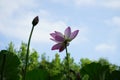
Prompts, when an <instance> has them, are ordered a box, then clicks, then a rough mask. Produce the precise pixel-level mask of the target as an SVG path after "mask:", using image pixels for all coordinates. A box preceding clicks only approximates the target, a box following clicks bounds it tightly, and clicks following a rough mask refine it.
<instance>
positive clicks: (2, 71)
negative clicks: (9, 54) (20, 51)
mask: <svg viewBox="0 0 120 80" xmlns="http://www.w3.org/2000/svg"><path fill="white" fill-rule="evenodd" d="M5 60H6V54H3V61H2V68H1V78H0V80H3V78H4V76H3V74H4V67H5Z"/></svg>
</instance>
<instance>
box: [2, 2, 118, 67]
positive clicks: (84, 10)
mask: <svg viewBox="0 0 120 80" xmlns="http://www.w3.org/2000/svg"><path fill="white" fill-rule="evenodd" d="M35 16H39V23H38V25H37V26H35V28H34V32H33V35H32V39H31V45H30V48H31V49H32V48H34V49H35V50H37V52H38V53H39V55H40V54H42V53H46V55H47V56H49V59H50V60H52V59H53V58H54V55H55V53H58V54H59V55H60V57H61V59H63V58H64V57H65V54H66V53H65V51H63V52H61V53H59V52H58V50H54V51H52V50H51V47H52V46H53V45H54V44H55V42H53V41H51V40H50V38H51V36H50V35H49V34H50V33H52V32H54V31H60V32H62V33H64V30H65V29H66V28H67V27H68V26H70V27H71V29H72V31H74V30H80V31H79V34H78V35H77V37H76V38H75V39H74V40H73V41H72V42H71V43H70V45H69V46H68V52H69V53H70V54H71V57H73V58H74V60H75V62H79V61H80V59H81V58H89V59H90V60H98V59H99V58H105V59H107V60H108V61H109V62H110V63H112V64H116V65H119V66H120V42H119V41H120V0H10V1H8V0H0V50H2V49H6V47H7V46H8V44H9V43H10V42H11V41H12V42H13V44H14V45H15V48H16V49H19V47H20V45H21V42H25V43H27V41H28V37H29V34H30V30H31V28H32V24H31V22H32V20H33V18H34V17H35Z"/></svg>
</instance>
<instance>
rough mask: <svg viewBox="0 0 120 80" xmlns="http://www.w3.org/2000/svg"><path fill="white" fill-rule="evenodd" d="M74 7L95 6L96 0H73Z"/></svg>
mask: <svg viewBox="0 0 120 80" xmlns="http://www.w3.org/2000/svg"><path fill="white" fill-rule="evenodd" d="M73 1H74V2H75V4H76V5H79V6H88V5H95V3H96V0H73Z"/></svg>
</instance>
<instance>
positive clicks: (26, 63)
mask: <svg viewBox="0 0 120 80" xmlns="http://www.w3.org/2000/svg"><path fill="white" fill-rule="evenodd" d="M33 30H34V26H32V29H31V32H30V36H29V40H28V45H27V53H26V60H25V61H26V62H25V70H24V75H23V80H25V79H26V72H27V66H28V61H29V47H30V41H31V37H32V33H33Z"/></svg>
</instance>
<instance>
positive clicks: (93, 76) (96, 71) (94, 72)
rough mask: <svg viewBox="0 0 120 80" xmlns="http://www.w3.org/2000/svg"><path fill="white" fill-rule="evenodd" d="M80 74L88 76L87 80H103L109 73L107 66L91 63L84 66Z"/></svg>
mask: <svg viewBox="0 0 120 80" xmlns="http://www.w3.org/2000/svg"><path fill="white" fill-rule="evenodd" d="M80 72H81V75H82V76H84V75H86V74H87V75H89V80H105V76H106V75H107V73H109V66H108V65H104V66H102V65H101V64H100V63H95V62H93V63H91V64H87V65H86V66H84V67H83V68H82V69H81V70H80Z"/></svg>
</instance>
